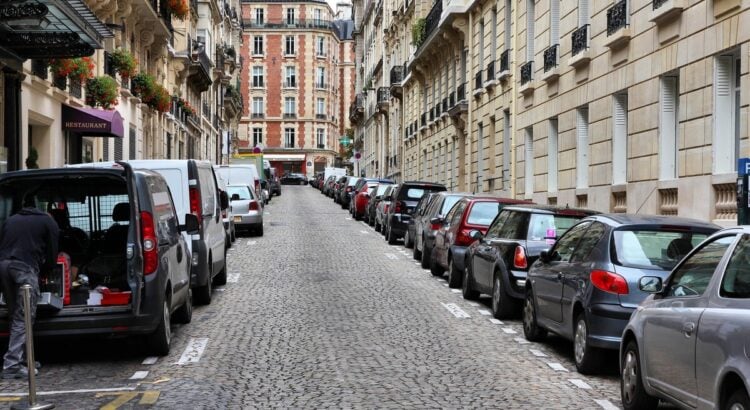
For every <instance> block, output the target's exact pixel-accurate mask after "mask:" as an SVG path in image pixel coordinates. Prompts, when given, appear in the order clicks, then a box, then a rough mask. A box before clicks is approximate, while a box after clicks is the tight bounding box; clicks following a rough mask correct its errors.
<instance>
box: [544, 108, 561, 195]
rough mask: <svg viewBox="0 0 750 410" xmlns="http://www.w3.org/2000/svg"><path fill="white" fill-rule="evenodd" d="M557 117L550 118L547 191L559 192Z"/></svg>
mask: <svg viewBox="0 0 750 410" xmlns="http://www.w3.org/2000/svg"><path fill="white" fill-rule="evenodd" d="M557 151H558V145H557V119H551V120H549V137H548V148H547V168H548V169H547V191H548V192H557Z"/></svg>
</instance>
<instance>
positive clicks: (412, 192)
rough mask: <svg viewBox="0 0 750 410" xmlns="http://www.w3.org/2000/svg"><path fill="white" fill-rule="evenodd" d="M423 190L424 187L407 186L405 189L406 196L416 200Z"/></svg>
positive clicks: (420, 196) (422, 193)
mask: <svg viewBox="0 0 750 410" xmlns="http://www.w3.org/2000/svg"><path fill="white" fill-rule="evenodd" d="M424 192H425V191H424V189H421V188H409V189H407V190H406V197H407V198H409V199H413V200H415V201H417V200H419V198H422V195H424Z"/></svg>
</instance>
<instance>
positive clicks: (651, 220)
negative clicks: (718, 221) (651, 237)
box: [596, 214, 721, 230]
mask: <svg viewBox="0 0 750 410" xmlns="http://www.w3.org/2000/svg"><path fill="white" fill-rule="evenodd" d="M596 218H597V219H609V220H610V221H612V222H614V223H616V224H617V225H620V226H627V225H675V226H692V227H697V228H706V229H716V230H718V229H721V227H720V226H718V225H715V224H712V223H710V222H705V221H701V220H698V219H692V218H682V217H678V216H668V215H636V214H602V215H597V216H596Z"/></svg>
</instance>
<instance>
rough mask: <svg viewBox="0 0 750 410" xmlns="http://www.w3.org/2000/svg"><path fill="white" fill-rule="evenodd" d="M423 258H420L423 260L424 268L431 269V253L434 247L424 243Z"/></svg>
mask: <svg viewBox="0 0 750 410" xmlns="http://www.w3.org/2000/svg"><path fill="white" fill-rule="evenodd" d="M422 246H423V248H422V258H421V259H420V260H421V262H422V269H429V268H430V254H431V253H432V249H430V248H428V247H427V245H422Z"/></svg>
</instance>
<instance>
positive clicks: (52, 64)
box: [49, 58, 73, 78]
mask: <svg viewBox="0 0 750 410" xmlns="http://www.w3.org/2000/svg"><path fill="white" fill-rule="evenodd" d="M49 68H50V71H52V75H53V76H55V77H57V78H67V77H68V75H70V73H71V72H72V71H73V60H72V59H70V58H53V59H50V60H49Z"/></svg>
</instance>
